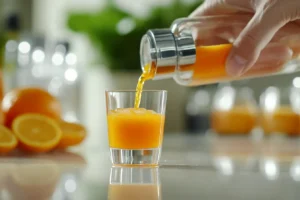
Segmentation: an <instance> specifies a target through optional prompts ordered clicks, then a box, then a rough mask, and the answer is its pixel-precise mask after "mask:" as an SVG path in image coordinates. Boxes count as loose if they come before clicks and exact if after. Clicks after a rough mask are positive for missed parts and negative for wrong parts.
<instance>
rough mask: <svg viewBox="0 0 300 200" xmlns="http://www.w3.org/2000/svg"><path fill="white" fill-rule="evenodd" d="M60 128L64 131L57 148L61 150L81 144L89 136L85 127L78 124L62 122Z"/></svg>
mask: <svg viewBox="0 0 300 200" xmlns="http://www.w3.org/2000/svg"><path fill="white" fill-rule="evenodd" d="M59 126H60V129H61V130H62V138H61V140H60V142H59V144H58V145H57V148H60V149H61V148H67V147H70V146H75V145H78V144H80V143H81V142H82V141H83V140H84V139H85V137H86V135H87V131H86V129H85V127H84V126H83V125H81V124H78V123H71V122H66V121H60V122H59Z"/></svg>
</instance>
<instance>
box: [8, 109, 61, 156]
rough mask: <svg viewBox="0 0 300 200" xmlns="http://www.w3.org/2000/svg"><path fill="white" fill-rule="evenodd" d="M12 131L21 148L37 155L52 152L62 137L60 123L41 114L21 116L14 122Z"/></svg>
mask: <svg viewBox="0 0 300 200" xmlns="http://www.w3.org/2000/svg"><path fill="white" fill-rule="evenodd" d="M12 129H13V132H14V133H15V135H16V136H17V138H18V139H19V142H20V148H22V149H24V150H27V151H30V152H36V153H42V152H47V151H50V150H52V149H53V148H54V147H55V146H57V144H58V143H59V141H60V139H61V137H62V132H61V129H60V127H59V125H58V123H57V122H56V121H55V120H53V119H51V118H50V117H47V116H44V115H40V114H24V115H20V116H19V117H17V118H16V119H15V120H14V121H13V124H12Z"/></svg>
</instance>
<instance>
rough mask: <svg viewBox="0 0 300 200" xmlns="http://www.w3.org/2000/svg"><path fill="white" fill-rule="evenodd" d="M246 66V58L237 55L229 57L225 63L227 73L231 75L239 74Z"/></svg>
mask: <svg viewBox="0 0 300 200" xmlns="http://www.w3.org/2000/svg"><path fill="white" fill-rule="evenodd" d="M246 67H247V60H246V59H245V58H243V57H241V56H239V55H235V56H233V57H232V58H230V59H229V60H228V61H227V63H226V69H227V73H228V74H229V75H233V76H239V75H241V74H242V73H243V72H244V71H245V70H246Z"/></svg>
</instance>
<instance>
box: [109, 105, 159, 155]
mask: <svg viewBox="0 0 300 200" xmlns="http://www.w3.org/2000/svg"><path fill="white" fill-rule="evenodd" d="M164 120H165V117H164V115H161V114H158V113H155V112H154V111H152V110H146V109H144V108H122V109H121V108H119V109H116V110H112V111H110V112H109V113H108V115H107V121H108V137H109V145H110V147H111V148H120V149H149V148H158V147H160V146H161V144H162V139H163V129H164Z"/></svg>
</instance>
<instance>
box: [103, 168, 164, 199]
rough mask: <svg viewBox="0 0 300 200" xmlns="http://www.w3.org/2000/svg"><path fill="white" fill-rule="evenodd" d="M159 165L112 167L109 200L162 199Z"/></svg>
mask: <svg viewBox="0 0 300 200" xmlns="http://www.w3.org/2000/svg"><path fill="white" fill-rule="evenodd" d="M158 170H159V168H158V167H112V168H111V172H110V181H109V186H108V200H124V199H130V200H141V199H143V200H160V199H161V184H160V178H159V171H158Z"/></svg>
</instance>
